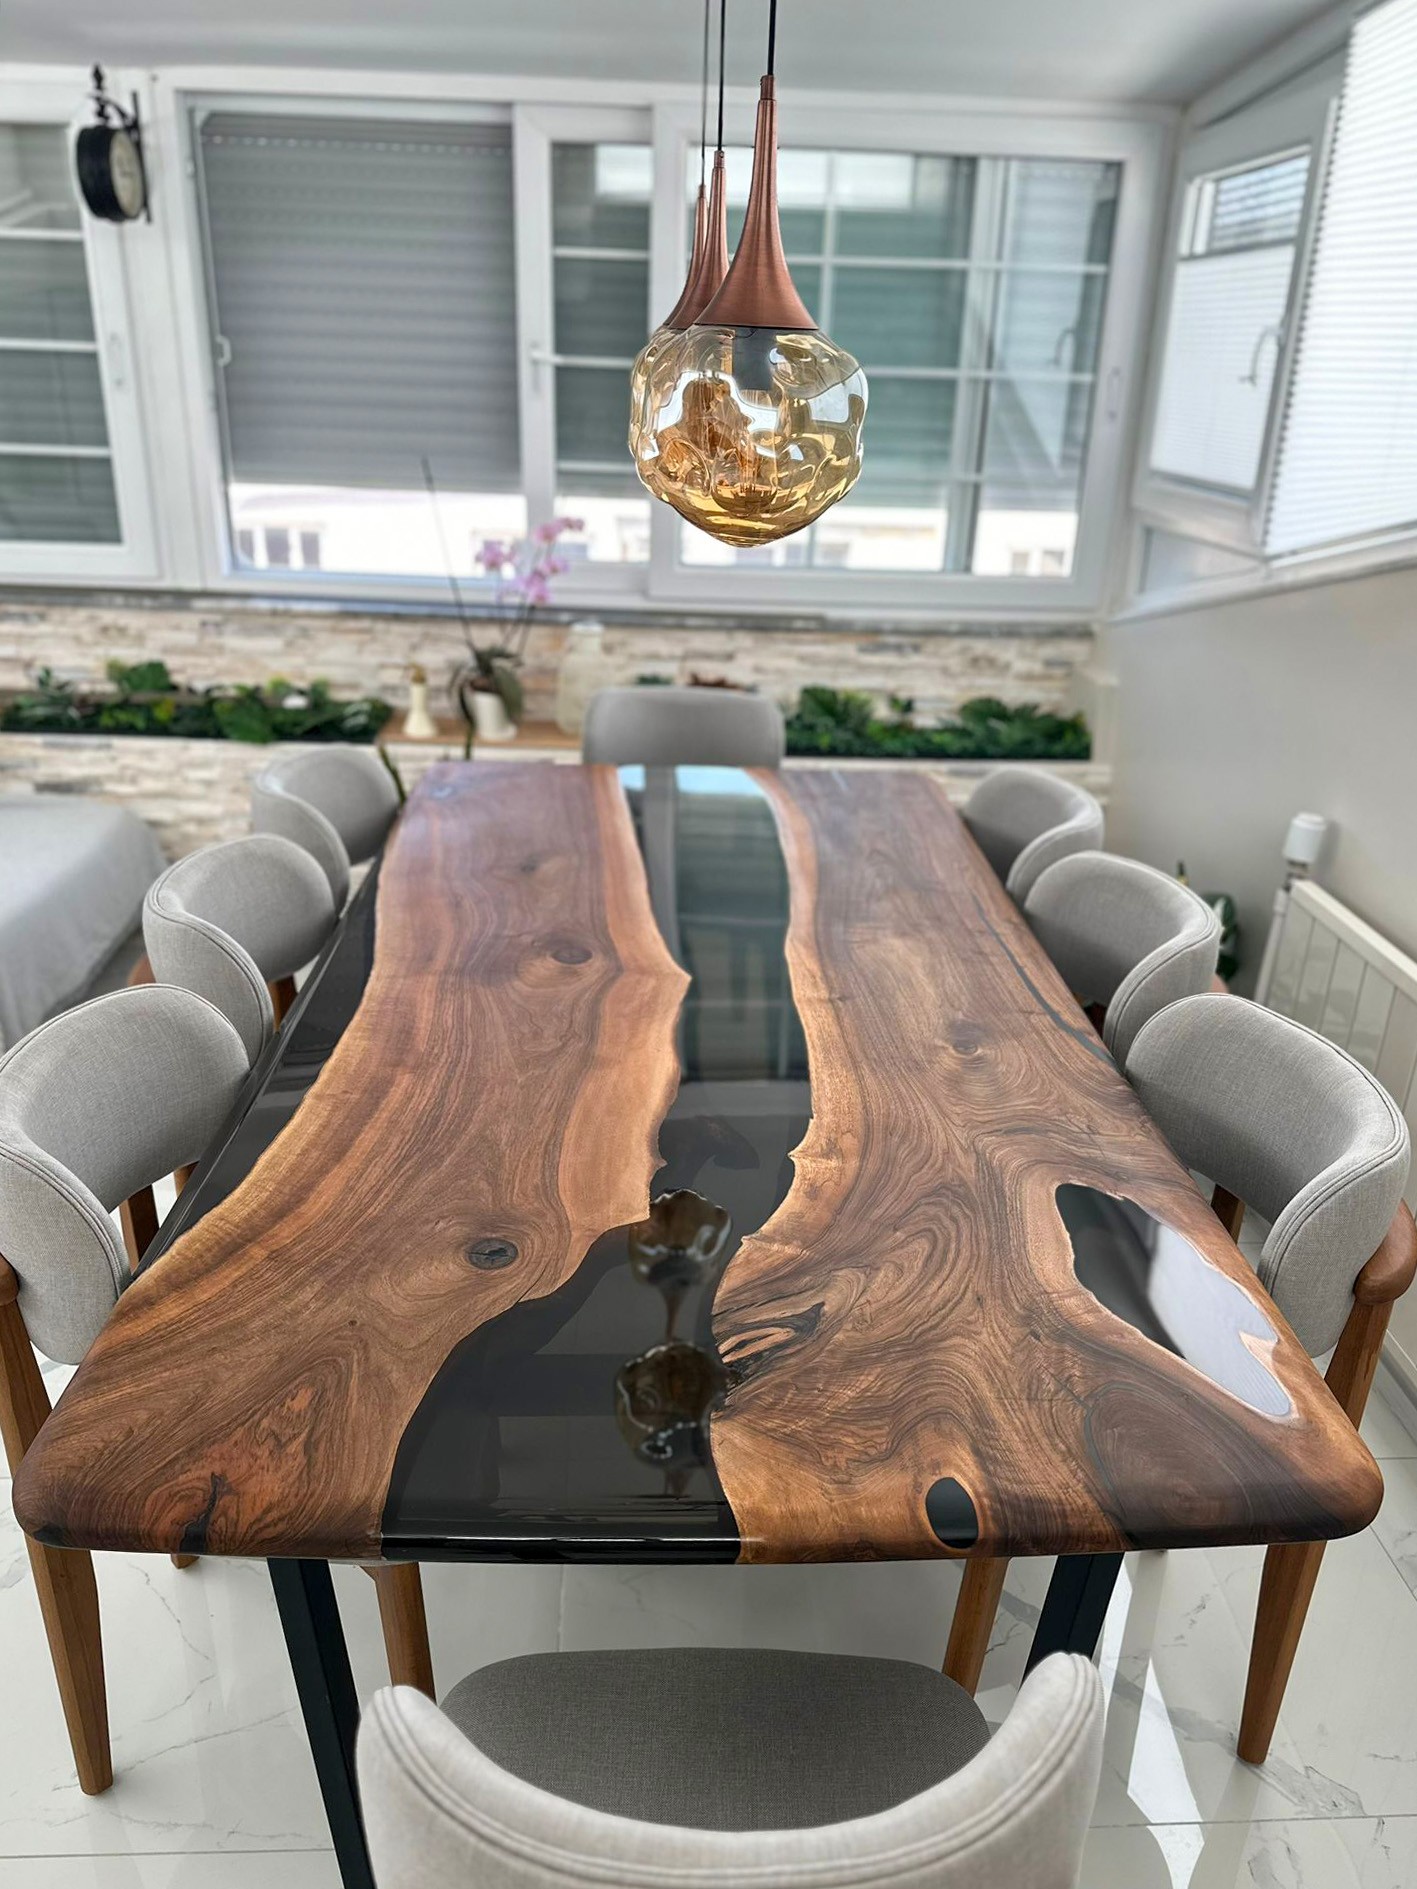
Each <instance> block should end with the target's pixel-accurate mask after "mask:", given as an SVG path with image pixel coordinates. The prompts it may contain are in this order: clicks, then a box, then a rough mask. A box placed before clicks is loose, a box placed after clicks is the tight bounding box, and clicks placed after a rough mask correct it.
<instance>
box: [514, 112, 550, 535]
mask: <svg viewBox="0 0 1417 1889" xmlns="http://www.w3.org/2000/svg"><path fill="white" fill-rule="evenodd" d="M512 179H513V191H514V201H515V205H516V254H517V376H518V381H517V385H518V394H519V402H518V405H519V411H520V416H521V460H522V485H523V489H524V491H525V493H526V512H527V529H528V530H529V531H530V530H534V529H535V528H536V526H537V525H539V524H544V523H545V522H546V521H547V520H549V519H550V518H551V517H552V515H553V513H554V511H555V505H556V369H555V366H554V363H553V355H554V353H555V338H554V334H553V322H554V316H555V310H554V306H553V302H552V280H551V272H552V254H551V251H552V241H551V230H552V221H551V139H550V137H549V135H548V133H547V132H546V130H545V129H544V128H543V126H542V125H540V124H539V123H537V122H536V120H535V118H534V116H533V114H532V113H530V112H529V111H526V110H524V109H523V108H522V107H520V106H518V107H517V108H516V109H515V110H514V111H513V114H512Z"/></svg>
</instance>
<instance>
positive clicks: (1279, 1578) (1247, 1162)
mask: <svg viewBox="0 0 1417 1889" xmlns="http://www.w3.org/2000/svg"><path fill="white" fill-rule="evenodd" d="M1126 1074H1127V1078H1128V1080H1129V1081H1130V1082H1131V1084H1132V1086H1133V1088H1134V1089H1135V1090H1136V1092H1137V1095H1138V1096H1139V1097H1140V1099H1141V1102H1142V1104H1143V1106H1144V1107H1145V1109H1146V1111H1147V1113H1148V1114H1149V1115H1150V1116H1151V1118H1152V1120H1153V1121H1154V1122H1155V1123H1156V1124H1157V1126H1158V1127H1159V1128H1160V1129H1161V1132H1162V1133H1163V1134H1164V1135H1165V1137H1166V1139H1167V1141H1168V1142H1169V1143H1170V1144H1171V1147H1172V1148H1173V1149H1174V1150H1175V1152H1176V1154H1177V1155H1179V1157H1180V1158H1181V1160H1182V1161H1184V1162H1185V1164H1186V1165H1187V1167H1189V1168H1191V1169H1193V1170H1195V1171H1196V1172H1198V1173H1201V1174H1204V1175H1205V1176H1206V1177H1207V1178H1208V1179H1210V1180H1211V1181H1212V1182H1213V1183H1214V1188H1215V1191H1214V1194H1213V1196H1212V1200H1211V1205H1212V1207H1213V1208H1214V1210H1215V1212H1216V1214H1217V1216H1218V1217H1219V1219H1220V1220H1221V1222H1222V1223H1223V1224H1224V1226H1225V1228H1226V1230H1227V1231H1228V1232H1229V1233H1230V1235H1231V1237H1232V1238H1238V1237H1239V1233H1240V1228H1241V1224H1242V1222H1243V1219H1244V1213H1245V1208H1246V1207H1247V1206H1249V1207H1252V1208H1253V1209H1254V1210H1255V1212H1256V1213H1258V1214H1259V1215H1261V1216H1262V1217H1263V1218H1264V1219H1265V1220H1267V1221H1269V1222H1270V1230H1269V1233H1268V1236H1267V1237H1266V1239H1265V1242H1264V1245H1263V1248H1262V1249H1261V1253H1260V1259H1259V1265H1258V1272H1259V1277H1260V1281H1261V1283H1262V1284H1263V1285H1264V1287H1265V1289H1266V1290H1267V1291H1268V1292H1269V1294H1270V1296H1271V1297H1272V1298H1273V1300H1274V1302H1275V1304H1276V1305H1277V1306H1278V1307H1279V1310H1280V1311H1281V1312H1282V1313H1283V1315H1284V1317H1285V1318H1286V1319H1287V1320H1288V1321H1289V1323H1290V1325H1291V1326H1292V1327H1293V1328H1294V1331H1295V1334H1296V1335H1297V1337H1298V1338H1299V1340H1300V1342H1301V1343H1302V1344H1303V1345H1304V1347H1305V1349H1306V1350H1307V1351H1308V1352H1309V1354H1310V1356H1312V1357H1315V1358H1321V1357H1322V1356H1323V1355H1324V1354H1325V1353H1327V1352H1329V1351H1332V1353H1333V1355H1332V1358H1331V1359H1330V1362H1329V1365H1328V1370H1327V1373H1326V1382H1327V1384H1328V1387H1329V1389H1330V1390H1331V1391H1332V1392H1333V1395H1334V1397H1335V1399H1336V1400H1337V1402H1338V1403H1339V1405H1340V1406H1341V1407H1342V1409H1343V1411H1344V1413H1345V1414H1346V1416H1347V1417H1348V1419H1349V1421H1350V1422H1351V1423H1353V1424H1354V1425H1355V1427H1356V1425H1357V1424H1358V1423H1359V1422H1360V1421H1361V1419H1362V1416H1363V1411H1364V1408H1365V1407H1366V1405H1367V1401H1368V1393H1369V1391H1370V1390H1371V1389H1372V1384H1373V1376H1374V1373H1375V1372H1376V1370H1377V1365H1378V1357H1379V1354H1380V1352H1381V1350H1382V1342H1383V1337H1384V1334H1385V1333H1386V1331H1387V1326H1388V1320H1389V1319H1390V1317H1391V1316H1392V1308H1393V1305H1394V1304H1395V1303H1396V1301H1397V1300H1398V1299H1399V1298H1401V1296H1402V1294H1403V1293H1404V1292H1405V1291H1406V1290H1407V1289H1408V1287H1409V1286H1410V1285H1411V1283H1412V1279H1413V1275H1414V1273H1417V1228H1414V1226H1413V1221H1412V1215H1411V1213H1410V1212H1409V1211H1408V1209H1407V1207H1406V1205H1405V1204H1404V1202H1403V1199H1402V1190H1403V1188H1404V1186H1405V1184H1406V1181H1407V1172H1408V1161H1409V1147H1408V1132H1407V1125H1406V1123H1405V1122H1404V1120H1403V1118H1402V1116H1401V1114H1400V1113H1399V1111H1398V1108H1397V1105H1396V1104H1395V1103H1394V1102H1393V1100H1392V1098H1391V1096H1389V1095H1388V1093H1387V1091H1386V1090H1385V1089H1384V1088H1383V1087H1382V1085H1381V1084H1380V1083H1379V1082H1378V1081H1377V1080H1376V1079H1375V1078H1374V1077H1373V1076H1371V1075H1369V1073H1368V1071H1367V1070H1366V1069H1364V1068H1363V1067H1362V1065H1361V1064H1360V1063H1357V1062H1355V1061H1354V1059H1353V1058H1352V1057H1351V1056H1349V1055H1348V1054H1347V1052H1346V1051H1344V1050H1341V1049H1339V1048H1337V1046H1336V1045H1334V1044H1332V1043H1330V1042H1328V1041H1327V1040H1326V1039H1325V1038H1323V1037H1321V1036H1316V1035H1315V1034H1314V1032H1313V1031H1312V1030H1308V1029H1305V1027H1304V1026H1303V1025H1302V1024H1299V1023H1294V1022H1293V1021H1291V1020H1290V1019H1289V1018H1288V1017H1281V1016H1277V1015H1276V1014H1275V1013H1274V1012H1273V1011H1271V1010H1265V1009H1263V1008H1261V1007H1260V1006H1259V1005H1258V1004H1253V1003H1250V1002H1248V1001H1247V1000H1246V999H1244V998H1241V997H1231V996H1228V995H1223V994H1219V993H1210V994H1206V995H1201V996H1194V997H1183V998H1181V999H1180V1001H1179V1002H1177V1003H1173V1004H1168V1005H1167V1007H1166V1008H1165V1009H1164V1010H1162V1011H1159V1012H1158V1013H1157V1015H1156V1016H1154V1017H1152V1018H1151V1020H1150V1021H1149V1022H1148V1023H1146V1024H1145V1025H1144V1026H1143V1027H1142V1029H1141V1030H1139V1031H1138V1032H1137V1035H1136V1038H1135V1040H1134V1041H1133V1043H1132V1046H1131V1051H1130V1054H1129V1055H1128V1057H1127V1063H1126ZM1325 1546H1326V1544H1325V1543H1324V1542H1322V1541H1318V1542H1293V1543H1290V1542H1285V1543H1279V1544H1276V1545H1274V1546H1271V1547H1270V1548H1269V1549H1268V1551H1267V1552H1266V1555H1265V1563H1264V1573H1263V1576H1262V1578H1261V1582H1260V1597H1259V1607H1258V1610H1257V1613H1256V1619H1255V1631H1254V1638H1253V1641H1252V1643H1251V1648H1250V1665H1249V1674H1248V1678H1247V1681H1246V1687H1245V1703H1244V1707H1243V1709H1242V1712H1241V1718H1240V1735H1239V1739H1238V1750H1239V1753H1240V1756H1241V1757H1242V1758H1243V1759H1245V1760H1246V1761H1247V1762H1248V1763H1250V1764H1262V1763H1263V1762H1264V1760H1265V1757H1266V1756H1267V1754H1268V1751H1269V1745H1270V1740H1271V1738H1272V1737H1273V1735H1274V1726H1275V1721H1276V1720H1277V1718H1278V1716H1279V1708H1280V1704H1281V1702H1282V1700H1283V1698H1284V1689H1285V1686H1286V1685H1287V1683H1288V1680H1289V1673H1290V1670H1291V1668H1292V1666H1293V1663H1294V1655H1295V1652H1296V1650H1297V1648H1298V1644H1299V1636H1300V1634H1301V1633H1302V1631H1303V1626H1304V1619H1305V1616H1306V1614H1307V1612H1308V1608H1309V1602H1310V1599H1311V1598H1312V1596H1313V1591H1314V1584H1315V1582H1316V1580H1317V1579H1318V1573H1319V1567H1320V1565H1321V1563H1322V1561H1323V1555H1324V1548H1325ZM1007 1565H1008V1564H1007V1562H1001V1561H997V1560H995V1561H982V1562H969V1563H967V1564H966V1590H969V1589H970V1581H969V1574H970V1572H971V1571H972V1570H975V1569H978V1570H979V1572H978V1573H977V1574H976V1575H975V1578H974V1582H973V1587H972V1591H962V1593H961V1601H960V1607H959V1609H957V1611H956V1615H955V1628H956V1631H955V1632H952V1634H951V1644H950V1652H949V1653H947V1655H946V1659H945V1671H946V1672H947V1673H949V1674H951V1676H952V1677H953V1678H955V1679H956V1680H957V1681H958V1682H959V1683H960V1684H961V1685H963V1686H965V1688H966V1689H967V1690H969V1691H971V1692H972V1691H973V1690H974V1687H975V1685H976V1684H977V1683H978V1677H979V1664H982V1660H983V1651H982V1648H983V1646H987V1643H988V1637H989V1625H990V1624H992V1619H993V1608H994V1606H995V1605H997V1598H998V1591H999V1590H1000V1589H1001V1588H1002V1585H1003V1577H1004V1571H1005V1569H1006V1568H1007ZM991 1594H992V1596H993V1600H992V1604H991V1602H990V1599H989V1596H990V1595H991ZM986 1615H987V1618H985V1616H986Z"/></svg>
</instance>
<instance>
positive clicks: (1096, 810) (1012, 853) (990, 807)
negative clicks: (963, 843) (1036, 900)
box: [961, 767, 1103, 905]
mask: <svg viewBox="0 0 1417 1889" xmlns="http://www.w3.org/2000/svg"><path fill="white" fill-rule="evenodd" d="M961 811H962V813H963V816H964V823H965V825H966V826H967V827H968V828H969V830H970V832H971V833H972V834H973V835H974V838H975V840H976V841H977V843H978V845H979V848H980V850H981V851H982V852H983V854H984V857H985V858H986V859H987V860H988V861H989V864H990V865H991V866H992V867H993V868H994V870H995V872H996V873H998V875H999V877H1000V878H1001V879H1002V880H1003V882H1004V889H1005V891H1007V892H1008V894H1009V896H1010V897H1011V898H1012V899H1014V900H1016V901H1017V902H1018V904H1020V905H1022V903H1023V901H1024V899H1025V898H1026V897H1027V896H1028V891H1029V888H1030V887H1031V886H1032V884H1033V882H1034V880H1035V879H1036V878H1037V877H1038V875H1039V873H1040V872H1042V871H1043V869H1044V867H1045V866H1051V865H1052V864H1053V862H1054V860H1056V859H1066V858H1067V856H1068V854H1069V853H1081V852H1085V851H1087V850H1088V849H1089V848H1092V847H1097V846H1101V844H1102V829H1103V820H1102V808H1101V807H1100V806H1099V805H1098V803H1097V801H1095V800H1094V799H1093V797H1092V795H1091V794H1090V793H1088V791H1087V789H1086V788H1085V787H1077V786H1075V785H1074V784H1073V782H1072V781H1065V780H1060V779H1059V777H1058V776H1057V775H1056V774H1047V773H1044V772H1042V771H1041V770H1040V769H1038V768H1026V767H999V768H995V770H994V772H993V773H992V774H986V775H985V776H984V778H983V780H982V781H980V783H979V785H978V786H977V787H976V788H975V790H974V792H973V793H972V794H971V795H970V796H969V799H968V801H967V802H966V803H965V805H964V807H963V808H962V809H961Z"/></svg>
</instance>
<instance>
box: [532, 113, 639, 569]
mask: <svg viewBox="0 0 1417 1889" xmlns="http://www.w3.org/2000/svg"><path fill="white" fill-rule="evenodd" d="M651 159H652V153H651V151H650V147H649V146H648V145H647V144H612V143H577V144H570V143H558V144H555V145H554V146H553V147H552V152H551V219H552V250H551V274H552V295H553V329H554V337H555V338H554V344H553V345H554V349H555V371H556V390H555V402H556V422H555V424H556V447H555V450H556V501H555V503H556V510H557V512H558V513H560V514H562V515H563V516H569V517H573V518H581V519H583V520H584V522H585V528H584V530H583V531H581V532H579V533H577V534H576V535H575V536H573V537H569V538H567V539H564V540H563V544H564V545H565V547H566V549H567V552H568V554H569V555H570V556H572V557H576V556H580V557H583V558H586V559H588V560H590V561H591V562H593V563H608V564H623V563H630V564H636V563H638V564H642V563H644V562H645V560H646V559H647V558H648V557H649V508H650V500H649V498H648V496H647V495H646V493H645V490H644V487H643V486H642V485H641V484H640V482H639V480H638V479H637V478H636V476H635V471H634V468H633V466H632V465H631V463H630V457H629V453H628V450H627V448H626V444H625V435H626V426H627V415H628V404H629V399H628V392H627V376H628V374H629V372H630V368H631V366H632V364H633V362H634V359H635V356H636V355H637V354H638V353H639V351H640V349H641V348H642V347H643V346H644V341H645V325H646V319H647V317H646V310H647V309H648V307H649V262H650V201H651V197H652V195H653V184H654V174H653V165H652V161H651Z"/></svg>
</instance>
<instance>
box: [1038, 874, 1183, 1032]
mask: <svg viewBox="0 0 1417 1889" xmlns="http://www.w3.org/2000/svg"><path fill="white" fill-rule="evenodd" d="M1023 915H1024V917H1025V918H1026V919H1027V920H1028V922H1029V925H1030V927H1031V928H1032V930H1033V934H1034V936H1035V937H1036V938H1037V939H1038V942H1039V943H1040V944H1041V945H1042V946H1043V949H1044V950H1045V951H1046V952H1047V953H1048V955H1049V957H1050V958H1051V959H1052V960H1053V962H1054V964H1056V965H1057V967H1058V969H1059V970H1060V971H1061V972H1062V974H1063V976H1064V978H1065V979H1066V980H1067V984H1068V988H1069V990H1071V991H1072V992H1073V994H1074V996H1076V997H1077V998H1078V999H1079V1000H1080V1001H1081V1002H1082V1003H1083V1004H1084V1005H1087V1006H1088V1007H1090V1008H1092V1009H1094V1010H1101V1011H1103V1012H1104V1013H1105V1015H1104V1017H1103V1022H1102V1040H1103V1042H1104V1043H1105V1044H1106V1045H1107V1048H1108V1049H1109V1050H1110V1051H1111V1053H1112V1055H1113V1056H1114V1057H1115V1058H1116V1060H1117V1061H1118V1063H1125V1062H1126V1059H1127V1051H1128V1050H1129V1049H1130V1048H1131V1045H1132V1040H1133V1038H1134V1037H1135V1036H1136V1033H1137V1031H1138V1030H1139V1029H1140V1028H1141V1026H1142V1025H1143V1024H1144V1023H1145V1022H1146V1020H1147V1018H1148V1017H1154V1016H1155V1015H1156V1013H1157V1011H1158V1010H1160V1009H1161V1008H1162V1007H1163V1006H1164V1005H1166V1004H1169V1003H1174V1002H1175V1001H1176V999H1177V998H1178V997H1195V996H1198V995H1199V994H1200V993H1201V992H1202V991H1206V990H1209V989H1210V986H1211V982H1212V980H1213V978H1214V976H1215V965H1216V959H1217V957H1218V956H1219V953H1220V921H1219V919H1217V917H1216V915H1215V913H1214V912H1213V911H1212V910H1211V908H1210V907H1209V906H1208V905H1207V904H1206V902H1205V900H1204V899H1202V898H1198V897H1197V895H1196V894H1195V893H1194V892H1192V891H1191V889H1190V887H1189V886H1184V885H1182V884H1181V882H1180V880H1179V879H1173V878H1171V877H1170V876H1169V874H1167V873H1164V872H1158V871H1157V870H1156V869H1155V867H1154V866H1143V865H1142V864H1141V863H1140V861H1138V860H1135V859H1119V858H1117V857H1116V856H1115V855H1114V854H1112V853H1071V854H1069V856H1068V857H1067V858H1066V859H1060V860H1058V861H1057V863H1056V864H1054V865H1052V866H1048V867H1045V869H1044V870H1043V871H1042V872H1041V873H1039V875H1038V877H1037V878H1036V879H1035V880H1034V882H1033V884H1032V886H1031V887H1030V889H1029V892H1028V896H1027V897H1026V898H1025V899H1024V901H1023Z"/></svg>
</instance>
